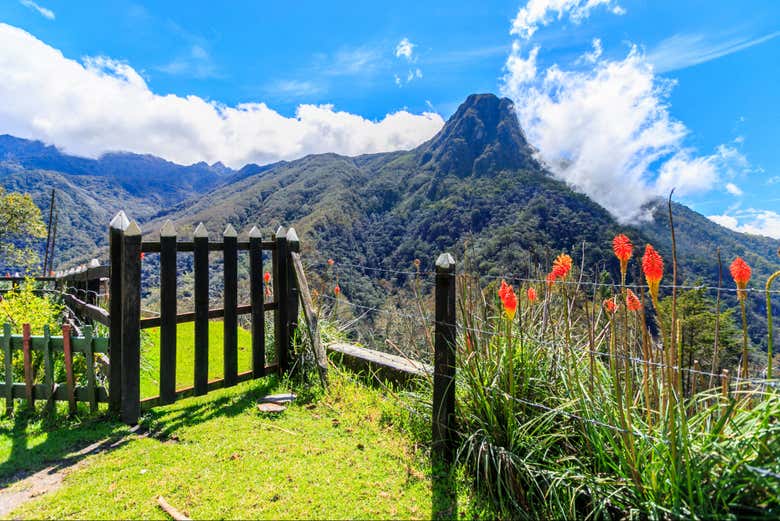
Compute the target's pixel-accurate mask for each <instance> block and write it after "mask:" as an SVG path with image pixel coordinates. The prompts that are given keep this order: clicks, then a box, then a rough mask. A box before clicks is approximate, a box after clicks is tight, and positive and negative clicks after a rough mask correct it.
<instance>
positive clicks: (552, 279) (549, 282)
mask: <svg viewBox="0 0 780 521" xmlns="http://www.w3.org/2000/svg"><path fill="white" fill-rule="evenodd" d="M555 278H556V277H555V272H554V271H551V272H550V273H548V274H547V277H545V279H544V280H545V282H547V288H548V289H549V288H551V287H552V285H553V284H554V283H555Z"/></svg>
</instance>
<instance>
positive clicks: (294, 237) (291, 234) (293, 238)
mask: <svg viewBox="0 0 780 521" xmlns="http://www.w3.org/2000/svg"><path fill="white" fill-rule="evenodd" d="M287 242H298V233H297V232H296V231H295V228H290V229H289V230H287Z"/></svg>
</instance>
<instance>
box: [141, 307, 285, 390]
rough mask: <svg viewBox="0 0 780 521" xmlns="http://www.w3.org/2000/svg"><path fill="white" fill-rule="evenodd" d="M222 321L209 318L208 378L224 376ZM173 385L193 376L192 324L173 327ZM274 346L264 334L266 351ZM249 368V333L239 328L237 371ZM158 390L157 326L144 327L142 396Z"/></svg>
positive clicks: (186, 384) (187, 382) (178, 385)
mask: <svg viewBox="0 0 780 521" xmlns="http://www.w3.org/2000/svg"><path fill="white" fill-rule="evenodd" d="M223 333H224V331H223V328H222V322H220V321H210V322H209V380H212V379H215V378H222V376H223V365H222V364H223V356H222V355H223V351H222V344H223V339H224V334H223ZM176 337H177V345H176V388H177V389H180V388H182V387H190V386H192V385H193V382H194V378H195V366H194V364H195V355H194V346H195V324H194V323H193V322H188V323H184V324H178V326H177V328H176ZM271 350H273V339H272V338H266V351H271ZM251 368H252V337H251V334H250V332H249V331H247V330H246V329H242V328H240V327H239V328H238V371H239V372H243V371H249V370H250V369H251ZM159 394H160V328H152V329H147V330H145V331H144V333H143V337H142V340H141V398H142V399H143V398H149V397H152V396H158V395H159Z"/></svg>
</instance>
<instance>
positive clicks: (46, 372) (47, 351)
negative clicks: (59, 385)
mask: <svg viewBox="0 0 780 521" xmlns="http://www.w3.org/2000/svg"><path fill="white" fill-rule="evenodd" d="M43 338H44V339H45V346H46V347H45V348H44V350H43V383H44V384H45V385H46V398H47V401H46V414H53V413H54V399H53V398H54V396H53V395H54V360H53V358H52V356H51V330H50V329H49V324H46V325H44V326H43Z"/></svg>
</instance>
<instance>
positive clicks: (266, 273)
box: [263, 271, 271, 284]
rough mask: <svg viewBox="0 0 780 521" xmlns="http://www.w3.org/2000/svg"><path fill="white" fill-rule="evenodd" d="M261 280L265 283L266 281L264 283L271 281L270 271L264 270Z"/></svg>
mask: <svg viewBox="0 0 780 521" xmlns="http://www.w3.org/2000/svg"><path fill="white" fill-rule="evenodd" d="M263 280H264V281H265V283H266V284H268V283H269V282H271V272H270V271H266V272H265V273H264V274H263Z"/></svg>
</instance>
